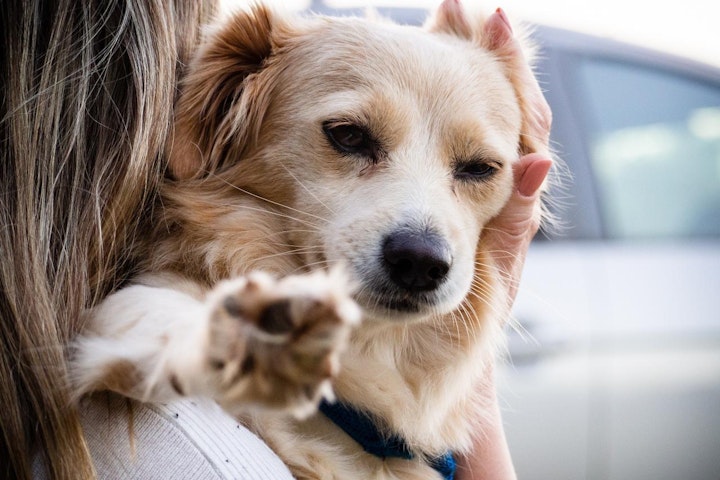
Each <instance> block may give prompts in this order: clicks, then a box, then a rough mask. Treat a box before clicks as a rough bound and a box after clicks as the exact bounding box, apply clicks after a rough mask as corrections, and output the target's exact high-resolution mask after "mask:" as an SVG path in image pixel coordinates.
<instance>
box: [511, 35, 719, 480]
mask: <svg viewBox="0 0 720 480" xmlns="http://www.w3.org/2000/svg"><path fill="white" fill-rule="evenodd" d="M566 45H567V44H566ZM572 45H573V46H572V48H558V49H557V50H550V53H549V54H548V60H547V62H546V65H545V66H544V69H545V70H544V71H545V73H546V74H547V75H548V88H549V89H550V90H549V91H548V98H549V101H550V102H551V104H553V105H552V106H553V109H554V110H555V114H556V115H555V117H556V128H555V131H554V139H555V140H556V141H558V142H559V143H560V144H561V145H562V146H561V147H560V148H561V149H563V150H564V153H565V159H566V161H567V163H568V165H569V167H570V169H571V171H572V172H573V174H574V175H575V180H574V184H573V186H572V188H571V193H573V196H572V198H570V199H568V200H567V202H568V203H569V206H568V207H567V208H566V210H565V212H566V213H565V216H566V219H567V221H568V234H567V235H566V237H565V238H564V239H563V238H561V239H560V240H557V241H549V242H548V241H545V242H536V243H535V244H534V245H533V246H532V248H531V252H530V255H529V257H528V262H527V270H526V276H525V278H524V279H523V284H522V286H521V292H520V295H519V298H518V302H517V306H516V310H515V316H516V317H517V319H518V320H519V321H521V322H523V324H524V325H525V328H527V329H528V330H529V331H530V333H531V334H533V335H534V337H535V338H536V339H537V344H532V343H531V344H529V345H530V346H529V347H528V346H527V345H528V344H523V343H521V342H519V340H518V338H517V336H515V337H514V338H513V339H512V343H511V350H513V349H514V356H515V360H514V362H513V364H512V365H511V366H509V367H508V368H506V369H505V370H504V372H503V374H504V375H503V376H502V383H501V384H502V385H503V397H504V399H505V401H506V402H507V403H508V405H509V408H508V409H507V411H506V414H505V419H506V429H507V431H508V438H509V441H510V445H511V449H512V451H513V455H514V458H515V461H516V464H517V469H518V473H519V476H520V478H539V479H541V478H548V479H551V478H552V479H561V478H567V479H578V478H588V479H629V478H632V479H643V478H648V479H651V478H652V479H678V478H683V479H694V478H697V479H707V478H720V459H719V458H718V455H717V452H718V451H720V408H719V407H718V405H720V313H718V312H719V310H720V241H719V240H720V76H718V75H717V73H715V72H711V73H710V74H706V72H705V71H704V70H703V71H702V72H700V73H699V72H698V71H697V69H695V68H691V67H688V66H687V65H685V64H684V63H683V62H679V61H678V62H674V61H672V60H670V61H668V60H666V59H663V60H662V61H660V60H658V61H657V62H655V61H654V59H653V55H652V54H648V53H643V54H642V55H638V54H637V52H633V53H632V54H631V55H624V52H623V49H622V47H620V46H618V45H612V48H610V49H607V50H602V49H598V48H597V46H593V47H592V48H589V49H588V50H587V51H583V48H582V43H577V42H574V43H573V44H572ZM518 345H521V347H518ZM522 345H524V346H522Z"/></svg>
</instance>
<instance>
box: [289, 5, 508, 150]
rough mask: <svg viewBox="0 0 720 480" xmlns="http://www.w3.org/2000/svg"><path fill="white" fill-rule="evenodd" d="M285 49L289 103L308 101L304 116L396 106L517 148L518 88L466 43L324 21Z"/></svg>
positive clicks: (414, 31)
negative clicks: (286, 53)
mask: <svg viewBox="0 0 720 480" xmlns="http://www.w3.org/2000/svg"><path fill="white" fill-rule="evenodd" d="M288 53H289V57H290V58H288V59H287V60H288V65H287V66H286V67H285V70H286V72H287V73H288V75H287V81H288V87H287V91H286V94H288V95H294V97H293V99H292V100H290V99H289V101H290V102H302V101H305V102H309V103H308V104H307V105H306V107H307V108H301V109H298V110H299V111H300V112H302V114H304V115H307V116H308V118H307V120H311V118H310V116H312V115H320V116H323V115H324V116H331V115H333V114H342V113H343V112H349V113H355V112H360V111H363V110H364V111H365V112H367V111H368V110H370V111H372V112H375V114H377V113H380V112H387V110H388V108H387V107H388V106H397V107H398V108H399V109H400V110H404V112H403V113H411V114H410V115H405V116H402V115H396V116H395V118H402V119H410V118H423V119H427V118H432V119H433V121H435V122H437V123H439V124H447V123H450V124H454V125H450V126H449V127H450V128H453V127H454V126H456V125H460V124H464V125H466V127H467V128H473V127H477V128H478V129H481V130H484V131H487V132H490V133H489V134H488V135H486V136H492V137H494V138H495V139H496V140H497V142H499V143H502V144H503V145H498V148H500V149H502V150H504V151H506V152H508V155H511V153H514V151H515V149H516V141H517V136H516V135H517V134H519V126H520V112H519V106H518V103H517V99H516V97H515V94H514V90H513V87H512V85H511V83H510V81H509V80H508V79H507V78H506V76H505V74H504V72H503V69H502V65H501V63H500V62H499V61H498V60H497V59H496V58H495V57H494V56H493V55H492V54H491V53H489V52H487V51H485V50H483V49H481V48H480V47H479V46H477V45H474V44H472V43H471V42H469V41H466V40H463V39H460V38H457V37H454V36H452V35H446V34H433V33H429V32H427V31H425V30H423V29H421V28H418V27H409V26H400V25H395V24H390V23H387V24H386V23H377V22H372V21H365V20H362V19H326V20H325V22H324V23H323V24H321V25H320V26H319V27H318V28H316V29H313V30H312V31H311V32H310V33H308V34H306V35H303V36H301V37H300V38H299V39H297V43H296V44H295V45H293V48H291V49H289V51H288ZM290 83H292V84H293V85H290ZM290 92H295V94H293V93H290ZM412 113H420V115H415V116H413V115H412ZM358 116H359V117H362V115H358ZM444 127H448V125H442V126H441V128H444ZM455 130H457V128H456V129H455Z"/></svg>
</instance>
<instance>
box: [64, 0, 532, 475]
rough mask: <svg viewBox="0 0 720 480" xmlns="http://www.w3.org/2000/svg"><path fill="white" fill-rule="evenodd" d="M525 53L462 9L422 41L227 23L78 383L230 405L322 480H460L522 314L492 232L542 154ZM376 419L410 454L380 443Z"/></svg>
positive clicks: (294, 24)
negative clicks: (135, 258) (125, 281)
mask: <svg viewBox="0 0 720 480" xmlns="http://www.w3.org/2000/svg"><path fill="white" fill-rule="evenodd" d="M513 41H514V40H513V38H512V31H511V29H510V26H509V24H507V21H506V19H505V17H504V15H503V14H502V13H501V12H496V13H495V14H493V15H492V16H490V17H488V18H487V20H485V21H483V20H481V19H475V20H473V19H470V18H469V17H468V16H466V14H465V13H464V12H463V10H462V9H461V7H460V5H459V4H458V3H457V2H456V1H453V0H446V1H445V2H444V3H443V4H442V6H441V7H440V8H439V9H438V11H437V12H436V13H435V15H434V16H433V17H432V18H431V19H430V20H429V22H428V24H427V25H426V26H425V27H424V28H422V29H420V28H415V27H406V26H397V25H394V24H391V23H386V22H379V21H369V20H363V19H356V18H346V19H340V18H324V17H312V18H299V19H293V20H288V19H286V18H284V17H282V16H280V15H277V14H275V13H273V12H271V11H270V10H268V9H267V8H264V7H255V8H254V9H252V10H251V11H250V12H245V13H239V14H237V15H235V16H233V17H232V18H230V19H229V20H228V21H226V22H224V23H223V24H222V25H220V26H219V27H218V28H217V29H216V30H214V31H213V32H212V33H211V34H209V35H208V39H207V41H206V43H205V45H204V46H203V47H202V49H201V50H200V51H199V53H198V54H197V56H196V58H195V60H194V63H193V64H192V65H191V66H190V73H189V75H188V76H187V78H186V80H185V82H184V84H183V87H182V91H181V95H180V99H179V104H178V107H177V124H176V129H175V137H174V142H173V143H172V145H171V146H170V147H169V149H168V157H169V162H170V163H169V168H170V173H171V175H172V177H173V179H172V180H169V181H168V182H166V184H165V185H164V186H163V190H162V192H161V199H160V202H159V205H158V209H157V219H156V221H155V225H156V229H155V231H154V232H152V234H150V235H148V239H147V243H146V251H145V252H144V262H143V265H142V268H143V272H144V273H143V274H142V275H140V276H139V277H138V278H136V279H135V280H134V282H133V283H132V285H130V286H127V287H125V288H123V289H121V290H119V291H118V292H116V293H114V294H113V295H111V296H110V297H108V298H107V299H106V300H105V301H104V302H103V303H102V304H101V305H100V306H99V307H97V308H96V309H94V310H93V311H91V312H89V314H88V315H89V317H88V325H89V327H88V331H87V332H86V333H85V334H84V335H83V337H82V338H81V339H79V340H78V342H77V355H76V358H75V362H74V366H75V376H76V379H77V385H78V392H79V393H82V392H87V391H89V390H93V389H110V390H114V391H117V392H120V393H122V394H123V395H127V396H130V397H133V398H137V399H140V400H144V401H152V402H156V401H164V400H167V399H170V398H173V397H178V396H183V395H205V396H210V397H212V398H214V399H216V400H217V401H218V402H219V403H220V404H221V405H222V406H223V407H224V408H225V409H226V410H227V411H229V412H230V413H232V414H235V415H238V416H242V417H243V418H244V419H245V421H246V422H247V423H248V425H249V426H250V427H251V428H253V429H254V430H255V431H257V432H258V433H259V434H260V435H261V436H262V437H263V438H264V439H265V440H266V441H267V442H268V443H269V444H270V445H271V446H272V448H273V449H274V450H275V451H276V452H277V453H278V454H279V455H280V456H281V457H282V458H283V459H284V461H285V462H286V463H287V464H288V465H289V467H290V468H291V470H292V471H293V473H294V474H295V475H296V476H297V477H298V478H301V479H309V478H323V479H329V478H337V479H395V478H397V479H408V478H412V479H438V478H441V476H442V475H445V476H446V478H449V476H448V475H450V474H449V473H441V472H442V471H443V468H446V467H447V465H439V463H442V462H440V460H442V461H444V462H445V463H446V464H447V461H449V456H448V452H465V451H467V450H468V449H469V447H470V445H471V441H472V437H473V435H477V434H480V433H481V431H482V425H481V424H480V423H478V422H480V421H481V419H482V413H483V405H482V404H481V403H480V402H479V401H477V400H476V396H475V395H474V394H473V393H474V388H475V387H476V386H477V385H478V384H479V383H480V382H481V381H482V377H483V372H484V370H485V368H486V366H487V365H488V362H489V361H490V359H491V358H492V356H493V355H494V353H495V350H496V346H497V344H498V343H499V341H500V332H501V327H502V323H503V320H504V317H505V316H506V314H507V311H506V303H507V301H506V298H505V296H504V292H503V291H501V290H500V289H498V288H496V286H497V282H496V280H497V275H498V272H497V271H496V269H495V267H494V266H493V265H492V263H491V261H490V259H489V256H488V255H487V253H486V252H485V251H484V249H483V243H482V231H483V227H484V226H485V225H486V223H487V222H488V221H489V220H490V219H491V218H493V216H495V215H496V214H497V213H498V212H499V211H500V209H501V208H502V206H503V205H504V204H505V202H506V201H507V199H508V197H509V195H510V193H511V188H512V184H513V178H512V165H513V162H515V161H516V160H517V159H518V158H519V156H520V155H521V154H522V153H525V152H528V151H531V150H536V147H537V146H536V145H533V144H532V142H533V141H534V140H533V139H532V137H531V136H528V135H527V133H528V125H529V123H530V122H532V117H533V115H534V113H533V112H531V111H530V107H529V102H528V101H526V100H525V95H524V92H523V91H522V87H521V82H520V81H519V80H518V77H519V75H520V72H521V71H523V69H527V66H526V65H525V64H524V63H523V60H522V58H521V57H519V56H518V55H517V53H516V52H515V53H513V52H514V50H512V49H510V48H508V46H509V45H510V43H511V42H513ZM525 71H526V70H525ZM334 399H337V400H338V401H339V403H333V400H334ZM321 401H322V408H321V410H322V411H321V412H318V411H317V407H318V404H319V403H320V402H321ZM338 408H339V409H340V410H338ZM291 414H292V415H291ZM348 414H352V415H350V416H351V417H352V416H353V415H355V417H353V418H351V419H350V420H349V422H350V423H349V424H347V422H346V423H343V422H344V421H343V419H342V418H339V417H344V416H347V415H348ZM358 422H361V423H363V422H364V423H363V425H361V426H358ZM368 425H369V426H370V430H371V432H370V434H372V435H376V436H377V437H378V438H379V439H381V440H384V441H389V442H390V443H391V444H392V445H385V444H383V445H381V446H380V447H379V448H380V451H379V453H378V452H374V451H373V448H374V447H373V446H372V445H366V444H363V445H361V443H362V442H363V439H359V438H357V437H358V434H357V431H353V430H357V429H358V428H360V429H361V430H362V429H366V427H368ZM361 427H362V428H361ZM362 435H364V433H363V432H361V434H360V436H362ZM383 449H385V450H383ZM450 463H452V462H451V461H450Z"/></svg>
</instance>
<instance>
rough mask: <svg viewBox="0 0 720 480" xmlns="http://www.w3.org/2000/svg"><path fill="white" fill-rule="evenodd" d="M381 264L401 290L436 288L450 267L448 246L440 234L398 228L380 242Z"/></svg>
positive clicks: (420, 290) (411, 290)
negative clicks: (381, 247)
mask: <svg viewBox="0 0 720 480" xmlns="http://www.w3.org/2000/svg"><path fill="white" fill-rule="evenodd" d="M382 254H383V264H384V267H385V270H386V272H387V273H388V275H389V277H390V279H391V280H392V281H393V283H395V285H397V286H398V287H401V288H402V289H404V290H407V291H410V292H423V291H428V290H434V289H436V288H437V287H438V286H439V285H440V284H441V283H442V282H443V280H445V277H446V276H447V273H448V271H449V270H450V262H451V259H450V249H449V247H448V245H447V243H446V242H445V241H444V240H443V238H442V237H440V236H439V235H437V234H435V233H433V232H429V231H420V232H414V231H411V230H399V231H397V232H394V233H392V234H390V235H389V236H387V237H386V238H385V241H384V243H383V249H382Z"/></svg>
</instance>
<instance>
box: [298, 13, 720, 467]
mask: <svg viewBox="0 0 720 480" xmlns="http://www.w3.org/2000/svg"><path fill="white" fill-rule="evenodd" d="M335 3H337V2H335ZM310 9H311V10H313V11H316V12H319V13H326V14H339V15H348V14H362V13H363V12H362V10H361V9H339V8H335V9H333V8H329V7H328V6H326V5H325V4H324V3H323V2H321V1H315V2H313V4H312V6H311V7H310ZM377 10H378V11H379V13H380V14H381V15H385V16H388V17H390V18H393V19H394V20H396V21H398V22H400V23H406V24H414V25H418V24H421V23H422V22H423V21H424V20H425V18H426V16H427V11H426V10H424V9H419V8H383V7H378V8H377ZM533 38H534V39H535V41H536V42H537V43H538V44H539V47H540V51H541V55H540V61H539V64H538V66H537V74H538V78H539V79H540V82H541V85H542V87H543V89H544V90H545V93H546V97H547V99H548V102H549V103H550V105H551V108H552V110H553V112H554V124H553V130H552V145H553V147H554V149H555V150H556V152H557V155H558V157H559V158H560V159H561V160H562V163H563V164H564V165H565V168H564V169H563V170H564V171H565V174H564V175H561V176H560V177H561V179H562V180H563V181H562V183H563V184H564V185H562V186H561V188H558V189H555V190H554V192H552V197H553V201H552V202H551V206H552V208H553V211H554V213H555V214H556V216H558V217H559V219H560V223H561V224H562V227H561V228H560V233H559V234H555V235H550V234H544V235H543V234H541V235H538V237H537V239H536V240H535V241H534V242H533V244H532V245H531V248H530V252H529V254H528V257H527V261H526V266H525V272H524V277H523V280H522V283H521V287H520V291H519V294H518V298H517V300H516V303H515V308H514V311H513V319H514V321H513V322H512V323H513V324H514V325H515V328H514V329H510V330H509V340H508V352H509V354H508V361H507V362H505V364H504V365H503V366H501V368H500V369H499V371H498V385H499V387H498V388H499V395H500V399H501V407H502V408H503V419H504V424H505V430H506V434H507V437H508V441H509V444H510V450H511V453H512V456H513V460H514V464H515V467H516V470H517V473H518V477H519V478H521V479H533V480H534V479H538V480H543V479H547V480H563V479H567V480H580V479H587V480H600V479H603V480H627V479H633V480H642V479H653V480H680V479H682V480H692V479H697V480H708V479H720V454H719V453H720V70H718V69H717V68H714V67H711V66H708V65H703V64H700V63H697V62H693V61H691V60H688V59H685V58H680V57H677V56H671V55H666V54H663V53H660V52H656V51H652V50H648V49H645V48H640V47H635V46H631V45H627V44H624V43H620V42H615V41H612V40H608V39H605V38H598V37H592V36H589V35H584V34H581V33H577V32H570V31H566V30H561V29H556V28H550V27H544V26H537V27H536V28H535V30H534V34H533Z"/></svg>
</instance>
